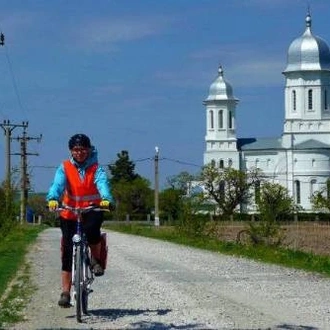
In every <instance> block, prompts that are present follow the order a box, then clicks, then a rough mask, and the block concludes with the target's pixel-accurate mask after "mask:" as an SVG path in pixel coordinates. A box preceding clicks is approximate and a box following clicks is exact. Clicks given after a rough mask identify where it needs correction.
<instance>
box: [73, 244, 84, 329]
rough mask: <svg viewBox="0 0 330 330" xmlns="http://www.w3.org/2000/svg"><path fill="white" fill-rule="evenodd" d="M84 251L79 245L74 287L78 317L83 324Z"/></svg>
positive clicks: (76, 256)
mask: <svg viewBox="0 0 330 330" xmlns="http://www.w3.org/2000/svg"><path fill="white" fill-rule="evenodd" d="M82 253H83V249H82V246H80V245H78V246H77V250H76V255H75V268H76V269H75V277H74V287H75V291H76V317H77V321H78V322H81V310H82V301H83V255H82Z"/></svg>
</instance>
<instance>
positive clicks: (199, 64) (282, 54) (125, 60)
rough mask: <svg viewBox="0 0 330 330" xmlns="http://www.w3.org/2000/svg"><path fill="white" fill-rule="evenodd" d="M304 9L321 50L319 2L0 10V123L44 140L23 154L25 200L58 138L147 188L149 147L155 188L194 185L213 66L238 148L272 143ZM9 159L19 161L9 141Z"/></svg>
mask: <svg viewBox="0 0 330 330" xmlns="http://www.w3.org/2000/svg"><path fill="white" fill-rule="evenodd" d="M308 3H309V5H310V11H311V15H312V31H313V33H314V34H315V35H318V36H320V37H322V38H323V39H325V40H326V41H327V42H328V44H330V23H329V15H330V1H329V0H310V1H309V2H308V1H306V0H290V1H287V0H246V1H245V0H162V1H160V0H113V1H111V0H108V1H106V0H98V1H95V0H94V1H92V0H79V1H78V0H71V1H68V0H67V1H64V0H56V1H55V0H51V1H50V0H43V1H41V0H33V1H32V0H21V1H18V0H11V1H3V0H1V1H0V8H1V10H0V29H1V31H2V32H3V33H4V34H5V37H6V41H5V42H6V45H5V46H4V47H1V48H0V75H1V80H0V122H2V121H3V120H10V121H11V122H12V123H17V124H19V123H21V122H22V121H26V120H27V121H29V128H28V135H29V136H31V137H36V136H39V134H42V135H43V139H42V141H41V143H37V142H36V141H30V142H29V143H28V152H30V153H39V156H29V158H28V162H29V166H30V171H31V174H32V176H31V181H32V186H33V188H34V190H36V191H46V190H47V189H48V187H49V185H50V183H51V180H52V178H53V175H54V171H55V168H54V167H56V166H58V165H59V163H60V162H61V161H62V160H63V159H65V158H66V157H67V156H68V150H67V141H68V138H69V137H70V136H71V135H73V134H75V133H80V132H84V133H86V134H88V135H89V136H90V137H91V139H92V142H93V143H94V144H95V146H96V147H97V149H98V151H99V161H100V163H101V164H108V163H112V162H113V161H115V160H116V159H117V156H116V155H117V153H119V152H120V151H121V150H128V152H129V154H130V158H131V159H132V160H133V161H136V171H137V172H138V173H139V174H141V175H142V176H144V177H146V178H148V179H149V180H150V181H151V182H153V179H154V163H153V157H154V154H155V146H158V147H159V148H160V155H159V156H160V163H159V173H160V181H161V185H162V186H164V183H165V181H166V178H167V177H169V176H171V175H176V174H178V173H180V172H181V171H188V172H190V173H192V174H194V173H197V172H198V171H199V166H202V164H203V152H204V148H205V145H204V137H205V130H206V128H205V108H204V106H203V100H204V99H205V98H206V97H207V95H208V89H209V87H210V84H211V83H212V82H213V81H214V80H215V78H216V76H217V69H218V66H219V65H220V64H221V65H222V66H223V69H224V74H225V78H226V80H228V81H229V82H230V83H231V85H232V87H233V89H234V95H235V96H236V97H237V98H238V99H239V100H240V103H239V105H238V107H237V114H236V123H237V136H238V137H276V136H278V137H279V136H280V135H281V133H282V129H283V118H284V107H283V90H284V77H283V75H282V71H283V70H284V68H285V65H286V56H287V50H288V47H289V45H290V43H291V42H292V41H293V40H294V39H295V38H297V37H299V36H300V35H301V34H302V33H303V32H304V29H305V16H306V13H307V8H308ZM21 133H22V131H21V130H20V129H19V128H16V129H15V130H14V131H13V133H12V134H13V137H16V136H19V135H21ZM2 136H3V137H2V138H0V154H1V155H4V153H5V139H4V135H2ZM11 147H12V152H13V153H17V152H19V144H18V142H17V141H13V142H12V144H11ZM0 159H1V160H2V161H0V177H1V178H4V175H5V173H4V172H5V170H4V167H5V161H4V157H1V158H0ZM12 165H13V166H19V156H17V155H13V156H12Z"/></svg>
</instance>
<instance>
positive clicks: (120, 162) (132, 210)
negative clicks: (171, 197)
mask: <svg viewBox="0 0 330 330" xmlns="http://www.w3.org/2000/svg"><path fill="white" fill-rule="evenodd" d="M117 157H118V159H117V160H116V161H115V163H114V164H110V165H109V166H108V167H109V170H110V173H111V178H110V181H111V184H112V191H113V195H114V198H115V201H116V215H117V217H118V218H123V217H125V216H126V214H130V215H131V216H132V217H134V215H139V216H142V214H143V216H145V215H146V213H150V209H151V206H150V205H151V202H150V201H151V195H152V190H151V189H150V182H149V181H148V180H147V179H145V178H143V177H141V176H140V175H139V174H137V173H135V164H134V162H133V161H132V160H130V157H129V153H128V151H126V150H122V151H121V152H120V153H118V154H117Z"/></svg>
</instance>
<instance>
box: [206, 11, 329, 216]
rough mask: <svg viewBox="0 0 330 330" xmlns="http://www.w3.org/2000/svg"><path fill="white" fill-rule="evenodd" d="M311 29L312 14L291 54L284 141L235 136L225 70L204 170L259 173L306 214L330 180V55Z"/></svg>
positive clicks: (215, 86) (210, 112) (217, 87)
mask: <svg viewBox="0 0 330 330" xmlns="http://www.w3.org/2000/svg"><path fill="white" fill-rule="evenodd" d="M311 27H312V20H311V16H310V14H307V16H306V29H305V31H304V33H303V34H302V35H301V36H300V37H298V38H296V39H295V40H293V42H292V43H291V45H290V47H289V49H288V53H287V65H286V68H285V70H284V71H283V75H284V77H285V90H284V100H285V102H284V104H285V109H284V111H285V116H284V127H283V133H282V135H281V137H275V138H253V137H251V138H238V137H237V136H236V130H235V126H236V118H235V115H236V107H237V105H238V99H237V98H236V97H235V96H234V94H233V88H232V86H231V85H230V84H229V83H228V82H227V81H226V80H225V78H224V72H223V69H222V68H221V67H220V68H219V70H218V77H217V78H216V80H215V81H214V82H213V83H212V84H211V86H210V89H209V95H208V97H207V98H206V100H205V101H204V105H205V108H206V136H205V143H206V148H205V152H204V165H206V164H209V163H211V162H215V164H216V165H218V166H219V167H220V168H221V167H230V166H231V167H233V168H235V169H239V170H243V171H244V170H248V169H252V168H259V169H260V170H261V171H262V172H263V175H264V176H265V177H266V178H267V179H268V180H271V181H272V182H276V183H279V184H281V185H282V186H284V187H286V188H287V189H288V191H289V193H290V194H291V195H292V197H293V199H294V201H295V202H296V203H297V204H298V205H300V206H301V207H302V208H303V210H304V211H307V212H308V211H311V210H312V205H311V201H310V197H311V195H312V194H313V193H314V192H315V191H317V190H320V189H321V188H322V187H324V186H325V184H326V181H327V180H328V179H329V177H330V102H329V99H330V50H329V46H328V44H327V43H326V41H324V40H323V39H322V38H320V37H317V36H315V35H314V34H313V33H312V29H311ZM251 206H252V205H251Z"/></svg>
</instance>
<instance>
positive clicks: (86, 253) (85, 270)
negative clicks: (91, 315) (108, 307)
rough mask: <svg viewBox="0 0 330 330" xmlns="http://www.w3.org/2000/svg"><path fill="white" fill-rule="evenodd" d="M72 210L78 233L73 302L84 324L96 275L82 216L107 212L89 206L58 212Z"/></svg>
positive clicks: (75, 236)
mask: <svg viewBox="0 0 330 330" xmlns="http://www.w3.org/2000/svg"><path fill="white" fill-rule="evenodd" d="M61 210H70V211H72V212H74V213H75V214H76V216H77V221H76V224H77V226H76V232H75V234H74V235H73V237H72V242H73V253H72V273H71V274H72V275H71V281H72V287H73V290H72V294H71V298H72V299H71V301H72V302H73V301H75V305H76V318H77V321H78V322H82V313H83V314H88V295H89V294H90V293H91V292H93V290H92V289H91V285H92V283H93V281H94V273H93V271H92V266H91V251H90V248H89V245H88V242H87V238H86V236H85V233H84V231H83V224H82V214H83V213H86V212H89V211H99V212H100V211H106V210H105V209H101V208H98V207H96V206H88V207H85V208H80V207H70V206H63V207H61V208H58V209H57V211H61Z"/></svg>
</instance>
